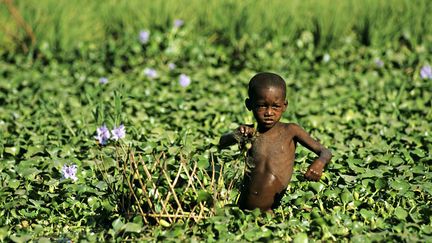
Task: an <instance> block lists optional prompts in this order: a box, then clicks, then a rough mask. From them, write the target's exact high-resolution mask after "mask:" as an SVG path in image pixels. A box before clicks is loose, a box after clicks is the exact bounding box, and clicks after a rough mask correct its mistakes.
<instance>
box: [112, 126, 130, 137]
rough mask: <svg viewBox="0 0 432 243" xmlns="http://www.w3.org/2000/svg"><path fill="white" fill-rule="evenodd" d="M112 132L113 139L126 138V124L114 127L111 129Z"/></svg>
mask: <svg viewBox="0 0 432 243" xmlns="http://www.w3.org/2000/svg"><path fill="white" fill-rule="evenodd" d="M111 134H112V136H111V139H113V140H115V141H117V140H119V139H122V138H124V137H125V136H126V130H125V126H124V125H123V124H121V125H120V126H118V127H114V129H112V130H111Z"/></svg>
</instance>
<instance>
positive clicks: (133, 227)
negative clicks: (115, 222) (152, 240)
mask: <svg viewBox="0 0 432 243" xmlns="http://www.w3.org/2000/svg"><path fill="white" fill-rule="evenodd" d="M123 228H124V230H125V232H133V233H139V232H141V229H142V226H141V225H139V224H136V223H130V222H129V223H127V224H126V225H125V226H124V227H123Z"/></svg>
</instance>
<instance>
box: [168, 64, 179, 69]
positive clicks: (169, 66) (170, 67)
mask: <svg viewBox="0 0 432 243" xmlns="http://www.w3.org/2000/svg"><path fill="white" fill-rule="evenodd" d="M176 67H177V66H176V65H175V64H174V63H172V62H170V63H168V68H169V70H174V69H175V68H176Z"/></svg>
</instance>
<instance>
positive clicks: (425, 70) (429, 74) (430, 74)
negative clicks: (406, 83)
mask: <svg viewBox="0 0 432 243" xmlns="http://www.w3.org/2000/svg"><path fill="white" fill-rule="evenodd" d="M420 77H421V78H422V79H432V68H431V66H429V65H424V66H423V67H422V68H421V70H420Z"/></svg>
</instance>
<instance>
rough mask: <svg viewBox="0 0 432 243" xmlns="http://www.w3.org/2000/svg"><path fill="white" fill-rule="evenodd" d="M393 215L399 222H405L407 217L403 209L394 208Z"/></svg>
mask: <svg viewBox="0 0 432 243" xmlns="http://www.w3.org/2000/svg"><path fill="white" fill-rule="evenodd" d="M394 214H395V215H396V217H397V218H398V219H400V220H405V219H406V217H407V216H408V212H407V211H406V210H405V209H403V208H401V207H396V208H395V211H394Z"/></svg>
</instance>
